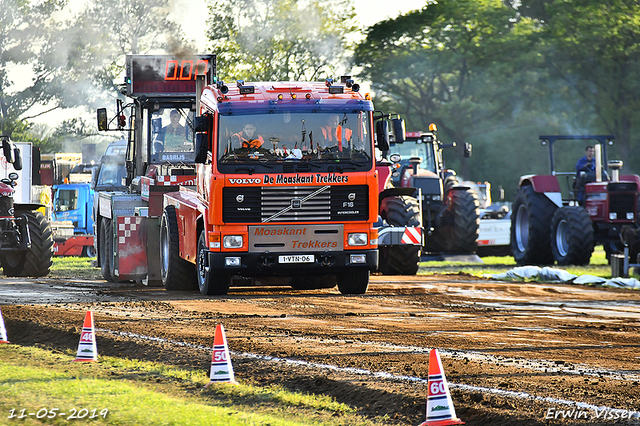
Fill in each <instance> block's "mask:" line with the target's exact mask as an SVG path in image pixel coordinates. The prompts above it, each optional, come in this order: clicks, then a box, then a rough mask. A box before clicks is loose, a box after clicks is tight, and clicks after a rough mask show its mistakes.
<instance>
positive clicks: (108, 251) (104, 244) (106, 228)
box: [98, 218, 113, 283]
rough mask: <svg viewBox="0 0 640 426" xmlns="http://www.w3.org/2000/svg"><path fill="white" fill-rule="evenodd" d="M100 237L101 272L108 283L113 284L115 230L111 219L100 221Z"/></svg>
mask: <svg viewBox="0 0 640 426" xmlns="http://www.w3.org/2000/svg"><path fill="white" fill-rule="evenodd" d="M99 232H100V235H99V237H100V238H99V240H98V250H99V251H100V272H102V278H104V279H105V281H107V282H110V283H111V282H113V276H112V275H111V262H112V261H113V228H112V227H111V219H107V218H102V220H101V221H100V231H99Z"/></svg>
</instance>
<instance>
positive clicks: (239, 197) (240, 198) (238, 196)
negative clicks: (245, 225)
mask: <svg viewBox="0 0 640 426" xmlns="http://www.w3.org/2000/svg"><path fill="white" fill-rule="evenodd" d="M236 201H237V202H239V203H241V202H243V201H244V195H242V194H238V195H236Z"/></svg>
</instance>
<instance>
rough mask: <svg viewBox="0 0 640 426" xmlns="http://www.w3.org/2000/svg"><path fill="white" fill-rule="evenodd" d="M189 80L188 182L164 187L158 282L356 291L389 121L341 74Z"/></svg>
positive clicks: (371, 254)
mask: <svg viewBox="0 0 640 426" xmlns="http://www.w3.org/2000/svg"><path fill="white" fill-rule="evenodd" d="M201 84H202V87H203V90H202V91H200V90H199V89H197V91H196V93H197V94H198V97H197V108H196V111H197V117H196V119H195V123H196V128H195V131H196V133H195V141H196V144H195V154H196V157H195V162H196V164H197V173H196V175H197V183H196V187H189V186H182V187H180V188H177V187H176V188H175V189H179V190H177V191H175V192H167V193H165V194H164V202H163V205H164V211H163V214H162V219H161V225H160V264H161V275H162V282H163V285H164V287H165V288H167V289H174V290H187V289H190V288H191V287H192V286H193V285H194V284H193V283H197V285H198V287H199V290H200V292H201V293H202V294H225V293H227V291H228V289H229V286H230V285H231V284H232V277H234V276H241V277H258V276H260V277H261V276H283V277H291V281H290V285H291V286H292V287H293V288H298V289H318V288H332V287H334V286H335V285H336V284H337V286H338V289H339V290H340V292H341V293H343V294H362V293H365V292H366V290H367V287H368V284H369V274H370V272H372V271H376V269H377V268H378V229H379V228H378V227H379V223H378V225H376V223H377V222H378V219H379V217H378V205H379V199H378V197H379V193H380V188H379V183H378V172H377V171H376V155H375V148H376V146H375V141H376V140H377V141H378V142H377V143H378V148H379V149H380V150H381V151H388V149H389V148H388V145H389V142H388V137H389V129H388V126H389V124H388V121H386V120H385V119H386V118H389V116H386V115H384V114H382V113H379V112H375V113H374V109H373V103H372V102H371V100H370V98H369V97H368V95H367V96H365V95H363V94H361V93H360V92H359V86H358V85H357V84H356V83H354V82H353V80H351V79H350V78H349V77H343V78H342V79H341V81H340V82H334V81H333V80H331V79H327V80H326V81H325V82H261V83H257V82H254V83H248V82H247V83H245V82H244V81H237V82H236V83H234V84H229V85H226V84H225V83H224V82H222V81H218V82H216V83H214V84H210V85H205V84H204V83H201ZM374 123H375V125H374ZM391 123H392V124H393V128H394V133H395V129H398V131H399V132H402V131H403V123H402V122H401V120H399V119H394V120H391ZM374 128H375V134H376V135H377V138H376V137H375V136H374ZM397 137H398V138H401V137H402V135H400V134H398V135H397ZM397 231H398V232H399V233H400V234H402V232H404V229H403V228H398V229H397ZM194 264H195V268H194ZM194 274H195V275H196V276H195V280H194V279H193V275H194Z"/></svg>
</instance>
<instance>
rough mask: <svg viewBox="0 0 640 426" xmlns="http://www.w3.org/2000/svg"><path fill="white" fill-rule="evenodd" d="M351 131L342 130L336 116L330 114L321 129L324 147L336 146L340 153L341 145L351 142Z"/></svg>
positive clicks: (338, 118)
mask: <svg viewBox="0 0 640 426" xmlns="http://www.w3.org/2000/svg"><path fill="white" fill-rule="evenodd" d="M351 134H352V131H351V129H344V128H343V127H342V124H340V117H339V116H338V114H331V115H330V116H329V119H328V120H327V125H326V126H324V127H322V136H323V137H324V142H325V143H324V146H325V147H327V146H337V147H338V151H342V148H343V145H346V144H348V142H349V141H350V140H351Z"/></svg>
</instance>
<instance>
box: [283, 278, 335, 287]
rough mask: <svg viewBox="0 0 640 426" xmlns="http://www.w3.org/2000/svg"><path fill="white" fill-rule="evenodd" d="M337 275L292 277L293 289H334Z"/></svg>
mask: <svg viewBox="0 0 640 426" xmlns="http://www.w3.org/2000/svg"><path fill="white" fill-rule="evenodd" d="M336 284H337V282H336V276H335V275H318V276H314V275H312V276H299V275H298V276H295V277H291V284H290V285H291V288H293V289H294V290H319V289H322V288H334V287H335V286H336Z"/></svg>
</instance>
